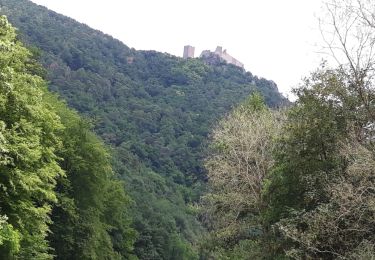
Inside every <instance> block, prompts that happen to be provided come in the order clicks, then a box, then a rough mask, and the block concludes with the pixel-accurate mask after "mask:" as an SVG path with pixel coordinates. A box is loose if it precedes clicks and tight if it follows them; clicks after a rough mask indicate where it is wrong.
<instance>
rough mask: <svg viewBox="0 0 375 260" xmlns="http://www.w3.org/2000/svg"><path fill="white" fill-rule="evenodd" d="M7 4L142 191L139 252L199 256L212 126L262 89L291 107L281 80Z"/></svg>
mask: <svg viewBox="0 0 375 260" xmlns="http://www.w3.org/2000/svg"><path fill="white" fill-rule="evenodd" d="M0 6H1V13H2V14H5V15H7V16H8V17H9V20H10V21H11V22H12V23H13V24H14V25H15V26H16V27H17V28H18V33H19V38H20V39H21V40H22V41H24V42H25V43H26V44H27V45H28V46H29V47H30V49H31V50H32V51H33V53H34V55H36V56H38V57H39V60H40V62H41V63H42V64H43V66H44V68H46V71H45V77H46V79H48V81H49V85H48V87H49V89H50V90H51V91H53V92H56V93H58V94H59V95H60V96H61V97H62V98H64V99H65V100H66V101H67V104H68V105H69V106H70V107H72V108H74V109H76V110H77V111H78V112H79V113H80V114H82V115H84V116H85V117H86V118H89V119H90V121H91V122H92V123H93V125H94V130H95V132H96V133H97V134H98V135H100V136H101V138H103V140H104V141H105V142H106V143H107V144H109V145H111V146H112V151H111V153H112V155H113V159H112V165H113V167H114V169H115V171H116V172H117V173H119V175H120V176H121V178H122V179H123V180H125V184H126V191H127V192H128V193H129V195H130V196H131V197H132V199H133V203H132V205H131V207H132V209H131V212H132V218H133V219H134V222H133V227H134V228H135V229H136V230H137V232H138V236H137V240H136V242H135V244H134V246H135V254H136V255H137V256H138V257H139V258H140V259H184V258H185V259H192V258H195V257H197V248H196V247H195V246H193V245H194V244H195V243H196V241H197V238H198V236H200V234H201V232H202V228H201V226H200V224H199V223H198V222H197V220H196V218H195V216H194V214H193V213H194V210H192V208H189V207H188V206H187V205H188V204H189V203H192V202H195V201H197V200H198V198H199V196H200V194H201V193H202V192H203V191H204V187H205V179H206V171H205V169H204V167H203V157H204V154H203V153H204V147H205V145H206V144H205V140H206V137H207V136H208V133H209V132H210V129H211V126H212V125H214V124H215V122H216V120H217V119H218V118H220V117H221V116H222V115H224V114H225V113H227V112H228V111H229V110H230V109H231V108H232V107H233V106H234V105H235V104H237V103H239V102H241V101H242V100H244V99H245V98H246V97H247V96H248V95H249V94H250V93H252V92H254V91H258V92H259V93H261V94H262V95H263V96H264V97H265V100H266V103H267V104H268V105H269V106H272V107H277V106H281V105H283V104H284V103H285V102H286V99H285V98H283V97H282V96H281V95H280V93H279V92H278V90H277V87H276V84H275V83H274V82H272V81H268V80H266V79H263V78H259V77H256V76H254V75H252V74H251V73H250V72H245V71H244V70H243V69H241V68H238V67H235V66H233V65H229V64H226V63H224V62H222V63H217V64H207V63H206V62H205V61H204V60H200V59H188V60H183V59H181V58H178V57H175V56H171V55H169V54H165V53H158V52H155V51H137V50H135V49H131V48H129V47H127V46H126V45H124V44H123V43H121V42H120V41H118V40H116V39H113V38H112V37H111V36H108V35H105V34H103V33H101V32H99V31H96V30H93V29H91V28H89V27H87V26H86V25H83V24H80V23H78V22H76V21H74V20H72V19H70V18H67V17H64V16H62V15H59V14H57V13H55V12H52V11H49V10H47V9H46V8H44V7H40V6H37V5H35V4H33V3H31V2H29V1H26V0H17V1H16V0H0ZM72 131H73V130H72ZM77 141H79V140H77ZM88 166H89V165H87V167H88ZM77 170H79V169H77ZM69 189H70V188H69V185H68V186H67V187H62V190H63V191H64V192H65V190H69Z"/></svg>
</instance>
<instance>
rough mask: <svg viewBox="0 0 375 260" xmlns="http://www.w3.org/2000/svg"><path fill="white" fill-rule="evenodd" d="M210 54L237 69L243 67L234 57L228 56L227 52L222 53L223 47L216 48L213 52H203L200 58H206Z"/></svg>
mask: <svg viewBox="0 0 375 260" xmlns="http://www.w3.org/2000/svg"><path fill="white" fill-rule="evenodd" d="M212 54H214V55H216V56H219V57H220V58H221V59H222V60H224V61H226V62H227V63H229V64H233V65H235V66H237V67H240V68H243V67H244V65H243V63H241V62H240V61H238V60H237V59H235V58H234V57H232V56H231V55H229V54H228V53H227V50H224V51H223V47H221V46H217V47H216V50H215V51H214V52H212V51H210V50H205V51H203V52H202V54H201V56H200V57H208V56H210V55H212Z"/></svg>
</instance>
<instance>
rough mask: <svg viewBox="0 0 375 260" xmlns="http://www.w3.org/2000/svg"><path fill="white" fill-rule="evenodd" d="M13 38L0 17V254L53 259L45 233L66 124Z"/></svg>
mask: <svg viewBox="0 0 375 260" xmlns="http://www.w3.org/2000/svg"><path fill="white" fill-rule="evenodd" d="M15 36H16V35H15V31H14V28H13V27H11V26H10V25H9V24H8V21H7V20H6V18H5V17H0V72H1V76H0V104H1V105H0V137H1V138H0V140H1V141H0V142H1V143H0V144H1V155H0V172H1V177H0V186H1V193H0V215H1V220H2V221H1V222H2V223H1V226H2V228H1V232H0V233H1V235H0V238H1V239H0V240H1V243H0V258H1V259H8V258H20V259H51V258H52V255H51V254H49V252H48V251H49V245H48V242H47V240H46V236H47V233H48V230H49V228H48V224H49V223H50V222H51V220H50V218H49V213H50V211H51V207H52V203H53V202H55V201H56V199H57V198H56V194H55V193H54V191H53V189H54V187H55V184H56V178H57V177H58V176H61V175H62V174H63V171H62V170H61V168H60V167H59V165H58V159H59V158H58V156H57V155H56V150H58V149H60V147H61V140H60V139H59V138H58V136H57V134H58V131H60V130H61V128H62V125H61V123H60V120H59V118H58V116H57V114H56V113H55V111H53V110H51V107H50V105H49V104H48V103H47V102H46V101H45V99H44V93H45V91H46V89H45V88H46V85H45V84H44V82H43V80H42V79H41V78H40V77H38V76H34V75H32V74H31V73H30V71H29V70H28V66H27V64H30V60H31V55H30V53H29V52H28V51H27V50H26V49H25V48H24V47H23V46H22V45H21V44H20V43H19V42H17V41H16V39H15Z"/></svg>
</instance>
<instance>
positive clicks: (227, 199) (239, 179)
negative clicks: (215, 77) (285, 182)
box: [201, 94, 283, 258]
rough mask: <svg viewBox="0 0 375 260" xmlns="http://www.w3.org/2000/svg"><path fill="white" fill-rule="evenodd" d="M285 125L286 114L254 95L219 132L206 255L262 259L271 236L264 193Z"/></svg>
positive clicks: (210, 163) (206, 215)
mask: <svg viewBox="0 0 375 260" xmlns="http://www.w3.org/2000/svg"><path fill="white" fill-rule="evenodd" d="M282 124H283V116H282V113H279V112H276V111H271V110H269V109H268V108H267V107H266V106H265V105H264V102H263V99H262V97H261V96H260V95H259V94H253V95H252V96H251V97H250V98H249V99H248V100H247V101H246V102H244V103H243V104H242V105H240V106H239V107H237V108H236V109H234V110H233V111H232V112H231V113H230V114H229V115H228V116H227V117H225V118H224V119H222V120H221V121H220V123H219V124H218V126H217V127H216V128H215V129H214V130H213V132H212V142H211V147H212V150H211V153H210V155H209V157H208V158H207V160H206V164H205V165H206V168H207V170H208V184H209V190H208V192H207V194H205V195H204V196H203V198H202V205H201V207H202V209H203V214H202V218H203V221H204V223H205V224H206V226H207V228H208V230H209V236H208V237H205V238H204V246H203V247H204V249H205V250H209V251H214V252H215V251H216V253H215V254H216V256H221V257H222V258H225V257H224V256H225V255H227V254H228V255H232V254H231V253H230V252H231V250H235V251H237V250H238V249H239V248H240V247H242V248H243V247H245V248H246V247H248V248H252V249H253V251H254V252H253V253H254V255H253V257H255V256H256V255H258V256H259V250H258V251H257V250H256V249H255V248H256V245H257V244H260V243H261V240H262V237H263V236H264V234H265V233H267V230H266V229H265V226H264V223H263V220H262V213H263V211H264V210H265V208H266V206H267V204H266V201H265V199H264V197H263V188H264V186H265V185H266V180H267V178H268V175H269V173H270V169H271V167H272V166H273V163H274V160H273V157H272V152H273V149H274V139H275V138H276V137H277V136H278V134H279V132H280V130H281V126H282ZM220 248H221V249H220ZM254 249H255V250H254ZM226 250H228V252H226ZM243 253H244V251H242V254H243ZM234 254H235V253H233V255H234ZM240 254H241V253H239V252H237V256H239V255H240ZM228 257H229V256H228ZM249 257H250V256H249ZM250 258H251V257H250Z"/></svg>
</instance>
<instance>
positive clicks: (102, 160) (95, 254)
mask: <svg viewBox="0 0 375 260" xmlns="http://www.w3.org/2000/svg"><path fill="white" fill-rule="evenodd" d="M50 99H51V101H50V102H51V104H54V108H55V110H56V111H57V113H58V114H59V116H60V117H61V121H62V123H63V124H64V126H65V129H64V132H63V133H62V136H61V139H62V141H63V143H64V146H63V148H62V149H61V150H60V151H59V152H58V155H59V156H60V157H62V158H63V162H62V163H61V167H62V168H63V169H64V170H65V172H66V175H67V176H66V177H67V178H60V179H59V181H58V183H57V189H56V190H57V194H58V196H59V203H58V204H57V205H56V206H55V207H54V209H53V211H52V221H53V225H52V226H51V231H52V234H51V235H50V237H49V239H50V241H51V246H52V247H53V248H54V250H55V254H56V255H57V259H124V258H126V259H127V258H129V257H130V256H131V254H130V253H131V251H132V249H133V248H132V246H133V242H134V238H135V233H134V230H132V229H130V228H129V225H130V221H129V216H128V213H127V211H126V210H127V207H128V205H129V202H130V200H129V198H128V197H127V196H126V195H125V192H124V187H123V185H122V183H121V182H119V181H116V180H115V179H114V174H113V172H112V168H111V164H110V157H109V154H108V152H107V151H106V150H105V148H104V146H103V144H102V142H101V141H100V140H99V139H98V138H97V137H96V136H95V135H94V134H93V133H92V132H91V131H90V129H91V126H90V124H88V123H87V122H86V121H85V120H82V119H81V118H80V117H79V116H78V115H77V114H76V113H74V112H72V111H70V110H69V109H67V108H66V106H65V104H63V103H62V102H61V101H58V100H56V98H54V97H53V96H51V97H50Z"/></svg>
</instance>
